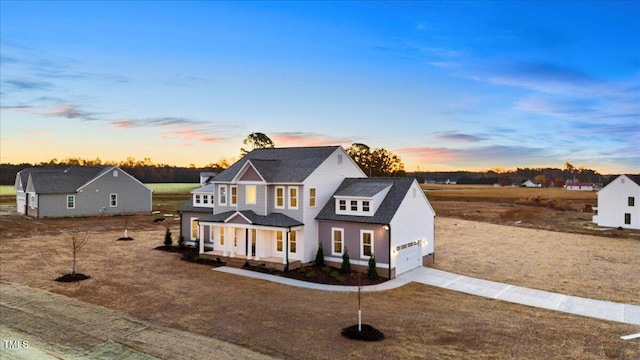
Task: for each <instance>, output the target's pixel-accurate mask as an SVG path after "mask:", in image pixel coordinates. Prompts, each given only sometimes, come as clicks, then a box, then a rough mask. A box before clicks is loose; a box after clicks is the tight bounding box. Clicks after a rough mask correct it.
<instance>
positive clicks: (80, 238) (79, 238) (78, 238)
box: [68, 234, 89, 276]
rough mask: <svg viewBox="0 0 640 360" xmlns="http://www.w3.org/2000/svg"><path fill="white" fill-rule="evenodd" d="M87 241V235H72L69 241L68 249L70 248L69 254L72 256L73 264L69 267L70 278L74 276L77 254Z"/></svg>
mask: <svg viewBox="0 0 640 360" xmlns="http://www.w3.org/2000/svg"><path fill="white" fill-rule="evenodd" d="M88 240H89V236H88V235H87V234H73V235H71V239H70V240H69V243H68V245H69V247H70V248H71V254H72V255H73V263H72V265H71V276H75V275H76V261H77V258H78V253H79V252H80V250H82V248H83V247H84V246H85V245H87V241H88Z"/></svg>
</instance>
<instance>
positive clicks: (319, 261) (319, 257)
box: [316, 244, 324, 267]
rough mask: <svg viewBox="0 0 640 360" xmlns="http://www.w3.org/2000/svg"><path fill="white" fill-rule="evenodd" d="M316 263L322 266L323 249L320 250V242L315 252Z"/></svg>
mask: <svg viewBox="0 0 640 360" xmlns="http://www.w3.org/2000/svg"><path fill="white" fill-rule="evenodd" d="M316 265H317V266H320V267H323V266H324V250H322V244H320V246H318V252H317V253H316Z"/></svg>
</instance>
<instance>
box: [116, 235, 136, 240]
mask: <svg viewBox="0 0 640 360" xmlns="http://www.w3.org/2000/svg"><path fill="white" fill-rule="evenodd" d="M131 240H133V238H132V237H131V236H127V237H121V238H118V241H131Z"/></svg>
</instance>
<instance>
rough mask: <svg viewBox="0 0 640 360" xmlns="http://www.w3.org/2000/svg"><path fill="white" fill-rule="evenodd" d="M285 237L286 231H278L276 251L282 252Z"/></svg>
mask: <svg viewBox="0 0 640 360" xmlns="http://www.w3.org/2000/svg"><path fill="white" fill-rule="evenodd" d="M283 237H284V231H276V251H279V252H282V244H283V242H282V238H283Z"/></svg>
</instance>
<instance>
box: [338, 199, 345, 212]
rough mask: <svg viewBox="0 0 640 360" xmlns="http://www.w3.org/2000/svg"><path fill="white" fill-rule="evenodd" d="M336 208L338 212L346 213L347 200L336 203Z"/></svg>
mask: <svg viewBox="0 0 640 360" xmlns="http://www.w3.org/2000/svg"><path fill="white" fill-rule="evenodd" d="M338 208H339V209H340V211H347V200H340V201H338Z"/></svg>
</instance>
